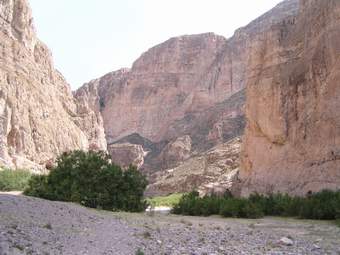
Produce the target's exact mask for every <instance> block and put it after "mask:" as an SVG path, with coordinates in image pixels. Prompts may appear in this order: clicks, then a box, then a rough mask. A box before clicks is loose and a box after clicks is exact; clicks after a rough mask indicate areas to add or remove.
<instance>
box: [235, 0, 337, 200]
mask: <svg viewBox="0 0 340 255" xmlns="http://www.w3.org/2000/svg"><path fill="white" fill-rule="evenodd" d="M249 56H250V57H249V63H248V65H249V66H248V68H247V75H248V78H247V82H246V83H247V103H246V117H247V128H246V133H245V138H244V145H243V148H244V152H243V157H242V167H241V171H240V179H241V181H242V190H241V194H242V195H247V194H249V193H250V192H254V191H257V192H261V193H268V192H277V191H280V192H288V193H290V194H297V195H305V194H306V193H307V192H309V191H313V192H314V191H319V190H321V189H325V188H327V189H338V188H339V187H340V150H339V148H340V113H339V109H340V86H339V79H340V71H339V70H340V1H338V0H327V1H324V0H301V1H300V8H299V13H298V14H297V15H293V16H289V17H287V18H285V19H283V20H282V22H280V23H278V24H276V25H275V26H272V27H271V29H269V30H268V31H264V32H263V33H259V34H258V35H257V36H255V37H254V40H253V44H252V49H251V51H250V52H249Z"/></svg>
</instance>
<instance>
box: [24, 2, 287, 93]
mask: <svg viewBox="0 0 340 255" xmlns="http://www.w3.org/2000/svg"><path fill="white" fill-rule="evenodd" d="M279 2H281V0H256V1H254V0H57V1H46V0H30V3H31V7H32V10H33V16H34V21H35V26H36V30H37V33H38V36H39V38H40V39H41V40H42V41H44V42H45V43H46V44H47V45H48V47H49V48H50V49H51V51H52V53H53V57H54V62H55V66H56V68H57V69H58V70H59V71H61V72H62V73H63V75H64V76H65V77H66V79H67V81H68V82H69V83H70V85H71V87H72V89H76V88H78V87H80V86H81V85H82V84H83V83H84V82H87V81H89V80H91V79H94V78H98V77H100V76H102V75H104V74H105V73H108V72H111V71H114V70H117V69H120V68H122V67H131V65H132V63H133V61H134V60H136V59H137V58H138V57H139V56H140V55H141V54H142V53H143V52H144V51H146V50H147V49H149V48H150V47H152V46H154V45H156V44H159V43H161V42H163V41H165V40H167V39H169V38H170V37H174V36H179V35H184V34H198V33H205V32H214V33H216V34H219V35H223V36H225V37H230V36H232V34H233V32H234V30H236V29H237V28H239V27H242V26H245V25H246V24H248V23H249V22H250V21H252V20H253V19H255V18H257V17H258V16H260V15H261V14H263V13H264V12H266V11H268V10H270V9H271V8H272V7H274V6H275V5H276V4H278V3H279Z"/></svg>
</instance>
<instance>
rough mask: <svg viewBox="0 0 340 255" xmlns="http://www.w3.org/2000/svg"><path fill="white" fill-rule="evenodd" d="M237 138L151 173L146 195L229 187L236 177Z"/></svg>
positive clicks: (206, 190) (239, 147) (237, 162)
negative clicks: (163, 169)
mask: <svg viewBox="0 0 340 255" xmlns="http://www.w3.org/2000/svg"><path fill="white" fill-rule="evenodd" d="M240 150H241V140H240V138H235V139H233V140H231V141H229V142H228V143H223V144H219V145H217V146H216V147H214V148H212V149H210V150H208V151H207V152H204V153H202V154H198V155H196V156H193V157H191V158H189V159H187V160H185V161H184V162H183V163H182V164H180V165H179V166H177V167H175V168H171V169H167V170H166V171H161V172H156V173H155V174H154V175H153V176H151V178H150V180H151V181H152V184H151V185H149V186H148V187H147V190H146V192H145V194H146V195H147V196H154V195H169V194H171V193H174V192H190V191H192V190H194V189H196V190H198V191H199V192H200V193H201V194H207V193H220V194H223V193H224V192H225V191H227V190H230V189H231V188H232V184H233V182H234V181H235V180H236V179H237V176H238V168H239V160H240V155H239V154H240Z"/></svg>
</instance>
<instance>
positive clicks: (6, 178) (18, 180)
mask: <svg viewBox="0 0 340 255" xmlns="http://www.w3.org/2000/svg"><path fill="white" fill-rule="evenodd" d="M31 176H32V174H31V173H30V172H29V171H25V170H11V169H3V170H2V169H0V191H22V190H24V189H25V188H26V187H27V185H28V182H29V180H30V178H31Z"/></svg>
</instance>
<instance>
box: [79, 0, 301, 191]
mask: <svg viewBox="0 0 340 255" xmlns="http://www.w3.org/2000/svg"><path fill="white" fill-rule="evenodd" d="M298 12H299V1H298V0H287V1H284V2H282V3H281V4H279V5H278V6H276V7H275V8H274V9H272V10H271V11H269V12H267V13H266V14H264V15H263V16H261V17H260V18H258V19H256V20H255V21H253V22H251V23H250V24H249V25H248V26H246V27H243V28H240V29H238V30H237V31H236V32H235V34H234V36H233V37H231V38H229V39H225V38H224V37H222V36H218V35H215V34H213V33H206V34H198V35H184V36H180V37H174V38H171V39H169V40H167V41H165V42H163V43H161V44H159V45H156V46H155V47H152V48H151V49H149V50H148V51H146V52H145V53H143V54H142V55H141V56H140V58H138V59H137V60H136V61H135V62H134V64H133V65H132V67H131V68H130V69H121V70H118V71H115V72H111V73H108V74H106V75H104V76H103V77H101V78H98V79H95V80H92V81H90V82H88V83H87V84H84V86H83V87H81V88H80V89H79V90H78V91H77V92H76V93H75V95H76V97H77V96H78V95H79V94H83V93H84V91H85V92H86V94H87V101H88V102H89V104H88V105H89V106H90V108H91V109H92V110H93V111H94V112H96V113H98V115H99V113H100V114H101V116H102V117H103V123H104V128H105V133H106V139H107V141H108V142H109V143H110V144H111V143H115V144H117V143H126V142H127V143H131V144H137V145H141V146H142V147H143V150H144V151H147V152H148V153H147V154H146V156H145V158H144V164H143V165H142V166H141V167H140V170H141V171H143V172H145V173H147V174H148V176H149V179H150V181H151V182H157V181H159V179H157V176H158V175H157V174H155V172H157V171H164V170H168V169H174V168H176V167H180V166H181V165H182V164H183V163H184V162H187V161H188V160H190V158H192V157H195V156H197V155H203V154H204V153H205V152H207V151H209V150H210V149H212V148H214V147H216V146H218V145H222V144H225V143H228V142H229V141H231V140H232V139H235V138H237V137H239V136H241V135H242V134H243V130H244V127H245V118H244V112H243V107H244V104H245V101H246V96H245V87H246V83H247V82H248V81H249V73H248V70H249V63H250V61H251V59H250V57H251V54H252V52H254V51H256V50H257V49H258V43H259V42H258V38H259V36H261V35H262V36H264V35H266V34H268V31H272V29H273V28H275V27H278V26H280V25H281V24H282V23H283V22H285V21H286V20H289V19H290V18H291V17H295V16H296V15H298ZM184 137H185V139H184V140H183V138H184ZM198 172H199V171H198ZM155 176H156V177H155ZM159 176H163V175H162V173H159ZM202 178H204V177H202ZM187 183H188V182H187ZM190 185H191V184H190ZM190 185H189V186H190ZM193 185H194V184H193V183H192V185H191V187H192V186H193ZM172 187H173V188H174V189H175V187H174V186H172ZM174 191H175V190H174Z"/></svg>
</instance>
